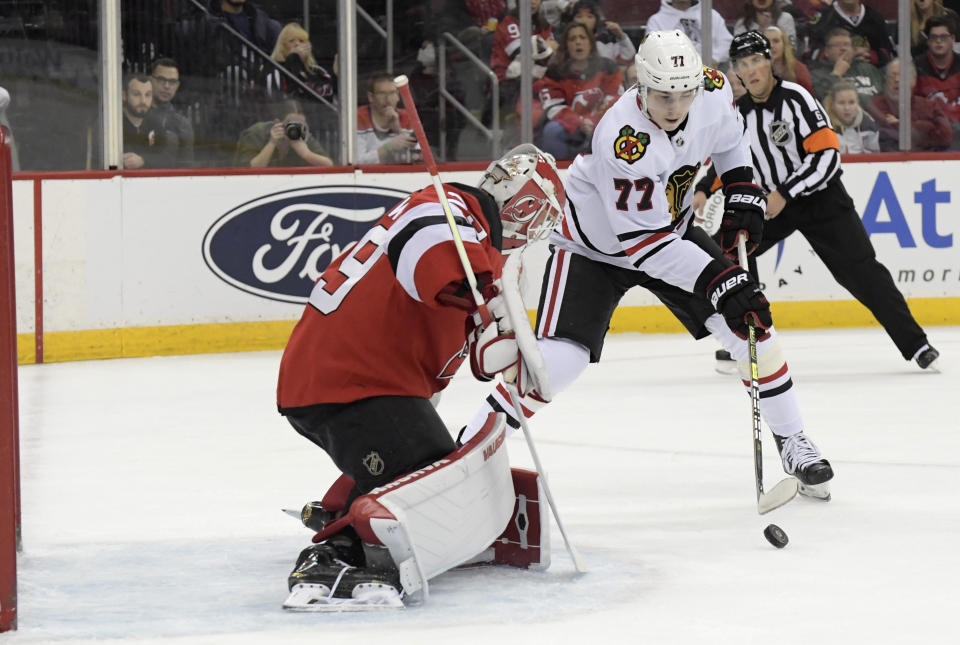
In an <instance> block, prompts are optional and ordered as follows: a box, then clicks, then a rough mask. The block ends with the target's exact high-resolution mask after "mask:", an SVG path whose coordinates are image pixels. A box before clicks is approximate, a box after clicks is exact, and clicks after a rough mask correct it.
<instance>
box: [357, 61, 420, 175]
mask: <svg viewBox="0 0 960 645" xmlns="http://www.w3.org/2000/svg"><path fill="white" fill-rule="evenodd" d="M367 101H368V104H367V105H361V106H360V107H359V108H357V148H358V149H357V161H358V162H359V163H361V164H377V163H413V162H415V161H420V160H422V159H423V153H422V152H421V150H420V146H419V145H418V144H417V137H416V135H414V133H413V117H412V116H411V115H410V114H409V113H408V112H407V111H406V110H404V109H403V108H399V107H397V106H398V105H399V103H400V92H399V91H397V86H396V85H394V83H393V77H392V76H390V75H389V74H377V75H376V76H374V77H373V78H371V79H370V86H369V89H368V90H367Z"/></svg>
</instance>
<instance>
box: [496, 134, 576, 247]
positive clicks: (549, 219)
mask: <svg viewBox="0 0 960 645" xmlns="http://www.w3.org/2000/svg"><path fill="white" fill-rule="evenodd" d="M479 188H481V189H482V190H484V191H486V192H487V193H489V194H490V196H491V197H493V199H494V201H495V202H496V204H497V209H498V210H499V211H500V221H501V222H502V223H503V250H504V251H505V252H506V251H510V250H512V249H515V248H518V247H521V246H523V245H524V244H526V243H527V242H535V241H537V240H542V239H545V238H546V237H547V236H548V235H550V233H551V231H553V229H554V227H555V226H556V225H557V222H559V221H560V216H561V215H562V214H563V206H564V203H565V202H566V197H565V195H564V191H563V183H562V182H561V181H560V176H559V175H558V174H557V165H556V162H555V161H554V158H553V156H551V155H549V154H547V153H546V152H543V151H542V150H540V149H539V148H537V147H536V146H534V145H532V144H529V143H525V144H521V145H519V146H517V147H516V148H514V149H513V150H511V151H509V152H508V153H507V154H505V155H504V156H503V157H501V158H500V159H497V160H496V161H494V162H493V163H491V164H490V165H489V166H487V169H486V171H484V173H483V178H482V179H481V180H480V184H479Z"/></svg>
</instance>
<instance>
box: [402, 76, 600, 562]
mask: <svg viewBox="0 0 960 645" xmlns="http://www.w3.org/2000/svg"><path fill="white" fill-rule="evenodd" d="M393 83H394V85H396V86H397V89H398V90H399V91H400V98H402V99H403V105H404V107H405V108H406V109H407V111H408V112H409V113H410V114H411V116H412V117H413V132H414V134H416V136H417V143H419V144H420V149H421V150H422V151H423V161H424V163H425V164H426V166H427V172H429V173H430V178H431V180H432V181H433V187H434V189H435V190H436V191H437V195H438V196H439V197H440V204H441V206H443V212H444V214H445V215H446V216H447V224H448V225H449V226H450V231H451V232H452V233H453V243H454V245H455V246H456V247H457V255H459V256H460V263H461V265H463V270H464V271H465V272H466V274H467V283H468V284H469V285H470V291H471V292H472V293H473V301H474V302H475V303H476V304H477V308H478V309H480V315H481V317H482V318H484V324H490V323H491V322H493V318H492V317H491V316H490V312H489V311H487V306H486V303H485V302H484V301H483V297H482V296H481V295H480V292H479V291H478V290H477V279H476V276H474V274H473V266H472V265H471V264H470V258H468V257H467V250H466V248H465V247H464V246H463V240H462V239H461V238H460V232H459V231H457V224H456V222H455V221H454V219H453V213H452V211H451V210H450V204H449V202H448V201H447V195H446V193H445V192H444V191H443V187H442V185H441V183H440V173H439V170H438V169H437V164H436V162H435V161H434V159H433V153H432V152H431V150H430V143H429V142H428V141H427V135H426V133H425V132H424V131H423V124H422V123H421V122H420V114H419V113H418V112H417V106H416V105H415V104H414V102H413V96H411V94H410V86H409V84H408V81H407V77H406V76H403V75H401V76H397V77H396V78H394V79H393ZM484 316H485V317H484ZM507 391H508V393H509V394H510V402H511V403H512V404H513V408H514V410H515V411H516V414H517V417H518V418H519V419H520V428H521V429H522V430H523V436H524V437H525V438H526V440H527V448H528V449H529V450H530V456H531V457H533V463H534V466H535V467H536V469H537V474H538V475H539V478H540V482H541V483H542V484H543V493H544V495H545V496H546V498H547V504H548V505H549V506H550V510H551V512H552V513H553V519H555V520H556V522H557V527H558V528H559V529H560V535H561V536H563V543H564V545H566V547H567V553H569V554H570V558H571V559H572V560H573V566H574V568H575V569H576V570H577V572H578V573H585V572H586V571H587V567H586V565H585V564H584V563H583V559H582V558H581V557H580V554H579V553H578V552H577V550H576V549H575V548H574V546H573V544H571V543H570V540H568V539H567V533H566V531H565V530H564V528H563V523H562V522H561V521H560V514H559V513H558V512H557V505H556V504H555V503H554V501H553V495H552V494H551V493H550V486H549V485H548V484H547V478H546V476H545V475H544V474H543V467H542V466H541V464H540V457H539V455H538V454H537V450H536V448H535V447H534V444H533V437H532V436H531V434H530V429H529V428H528V427H527V422H526V419H525V418H524V416H523V410H522V409H521V408H520V401H519V393H517V392H516V391H515V390H514V389H513V388H512V387H510V386H507Z"/></svg>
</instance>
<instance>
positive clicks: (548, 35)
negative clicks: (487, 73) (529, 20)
mask: <svg viewBox="0 0 960 645" xmlns="http://www.w3.org/2000/svg"><path fill="white" fill-rule="evenodd" d="M538 24H539V26H538ZM531 29H532V32H531V34H532V35H535V36H540V37H541V38H543V39H544V40H553V29H552V28H551V27H550V25H549V24H547V21H546V20H538V19H537V18H534V19H533V24H532V27H531ZM519 51H520V21H519V20H518V19H517V17H516V16H514V15H507V16H506V17H505V18H504V19H503V20H501V21H500V24H498V25H497V30H496V31H495V32H493V46H492V48H491V50H490V67H491V68H492V69H493V71H494V72H495V73H496V74H497V78H498V79H500V80H501V81H502V80H504V79H505V78H506V77H507V66H508V65H509V64H510V61H512V60H513V59H514V57H516V56H517V54H518V52H519Z"/></svg>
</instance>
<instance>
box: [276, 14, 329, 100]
mask: <svg viewBox="0 0 960 645" xmlns="http://www.w3.org/2000/svg"><path fill="white" fill-rule="evenodd" d="M270 58H271V59H272V60H273V61H274V62H275V63H277V64H279V65H282V66H283V67H284V68H285V69H286V70H287V71H288V72H290V73H291V74H293V75H294V76H296V77H297V78H298V79H300V80H301V81H302V82H303V83H304V85H306V86H307V87H309V88H310V89H311V90H313V92H314V94H317V95H319V96H321V97H323V98H325V99H326V100H328V101H333V100H335V95H336V88H337V85H336V83H337V81H336V79H335V78H334V77H333V75H332V74H330V72H328V71H327V70H325V69H324V68H323V67H321V66H320V65H319V64H318V63H317V60H316V59H315V58H314V57H313V46H312V45H311V44H310V35H309V34H308V33H307V31H306V29H304V28H303V27H301V26H300V25H299V24H298V23H295V22H291V23H288V24H287V25H286V26H284V28H283V29H282V30H281V31H280V35H279V36H278V37H277V44H276V45H275V46H274V48H273V53H272V54H271V55H270ZM268 72H269V73H268V74H267V77H266V85H267V92H268V94H273V93H274V90H279V92H280V93H282V94H283V95H284V96H285V97H288V98H294V97H295V98H298V99H302V100H308V101H316V100H317V99H316V97H315V96H314V94H311V93H310V92H308V91H307V90H305V89H303V88H302V87H300V86H299V85H297V84H296V83H295V82H293V81H292V80H290V78H289V77H288V76H287V75H286V74H283V73H281V72H280V71H278V70H275V69H272V68H269V69H268Z"/></svg>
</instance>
